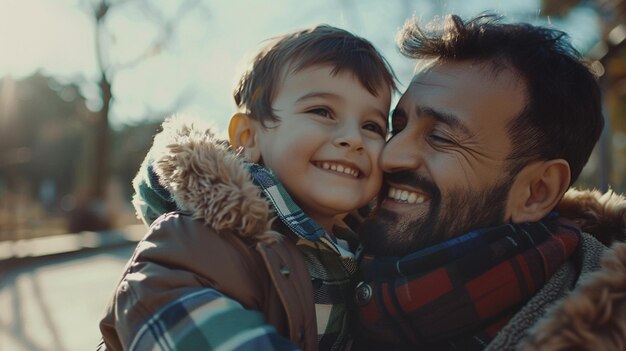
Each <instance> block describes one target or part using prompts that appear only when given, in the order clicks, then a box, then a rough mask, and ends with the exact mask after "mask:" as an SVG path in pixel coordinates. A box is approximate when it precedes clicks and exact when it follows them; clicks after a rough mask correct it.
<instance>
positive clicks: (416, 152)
mask: <svg viewBox="0 0 626 351" xmlns="http://www.w3.org/2000/svg"><path fill="white" fill-rule="evenodd" d="M420 145H421V143H420V141H419V138H417V137H411V136H410V135H404V134H402V132H400V133H398V134H396V135H395V136H394V137H393V138H391V139H390V140H389V141H388V142H387V144H386V145H385V147H384V148H383V152H382V154H381V155H380V167H381V168H382V170H383V171H384V172H387V173H392V172H398V171H406V170H416V169H418V168H419V167H420V166H421V165H422V163H423V159H422V152H421V151H420Z"/></svg>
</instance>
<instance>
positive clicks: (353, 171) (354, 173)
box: [318, 162, 359, 177]
mask: <svg viewBox="0 0 626 351" xmlns="http://www.w3.org/2000/svg"><path fill="white" fill-rule="evenodd" d="M318 165H319V167H321V168H323V169H329V170H331V171H335V172H339V173H344V174H348V175H351V176H353V177H358V176H359V171H358V170H356V169H352V168H350V167H347V166H344V165H340V164H336V163H330V162H321V163H319V164H318Z"/></svg>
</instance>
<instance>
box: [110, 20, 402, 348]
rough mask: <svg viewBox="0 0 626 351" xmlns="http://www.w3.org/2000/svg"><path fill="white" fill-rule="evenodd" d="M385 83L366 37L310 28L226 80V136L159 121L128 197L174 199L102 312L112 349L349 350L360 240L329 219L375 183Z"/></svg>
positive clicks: (389, 84) (149, 208) (145, 207)
mask: <svg viewBox="0 0 626 351" xmlns="http://www.w3.org/2000/svg"><path fill="white" fill-rule="evenodd" d="M394 89H395V84H394V79H393V74H392V73H391V70H390V68H389V67H388V64H387V63H386V61H385V60H384V59H383V57H382V56H381V55H380V54H379V53H378V52H377V51H376V50H375V48H374V47H373V46H372V45H371V44H370V43H369V42H367V41H366V40H364V39H362V38H359V37H356V36H354V35H352V34H351V33H348V32H346V31H344V30H341V29H337V28H333V27H330V26H318V27H315V28H312V29H309V30H303V31H299V32H295V33H290V34H287V35H284V36H282V37H280V38H277V39H276V40H274V41H273V42H271V43H270V44H269V45H268V46H267V47H266V48H264V49H263V50H262V51H261V52H260V53H259V54H258V55H257V56H256V57H255V58H254V60H253V62H252V65H251V68H250V69H249V70H248V71H247V72H246V73H245V74H244V75H243V76H242V78H241V80H240V82H239V84H238V86H237V88H236V90H235V94H234V98H235V102H236V104H237V106H238V108H239V112H238V113H237V114H235V115H234V116H233V118H232V119H231V122H230V126H229V137H230V144H231V145H230V149H228V148H227V147H226V146H224V143H220V142H218V141H216V140H215V139H214V138H213V136H212V134H211V133H210V132H209V131H208V130H207V129H206V128H203V127H199V126H198V125H196V124H185V123H184V122H181V121H178V120H175V119H174V120H170V121H167V122H166V123H165V124H164V127H163V132H162V133H160V134H159V135H158V136H157V137H156V138H155V142H154V146H153V148H152V150H151V151H150V153H149V154H148V156H147V158H146V161H145V162H144V165H143V166H142V170H140V174H139V175H138V178H137V179H136V190H137V196H136V198H135V205H136V207H137V208H138V212H140V213H141V215H142V217H143V218H144V220H145V221H146V223H151V222H152V221H153V220H154V219H155V218H156V217H157V216H159V215H161V214H163V213H165V212H169V211H173V210H176V211H175V212H171V213H168V214H166V215H163V216H161V217H159V218H158V219H157V220H156V221H154V223H152V225H151V227H150V231H149V233H148V235H147V236H146V237H145V238H144V239H143V240H142V242H140V243H139V244H138V246H137V249H136V250H135V253H134V255H133V257H132V259H131V260H130V262H129V263H128V266H127V269H126V271H125V274H124V276H123V277H122V280H121V282H120V283H119V285H118V287H117V289H116V293H115V296H114V298H113V301H112V302H111V304H110V305H109V307H108V309H107V314H106V316H105V317H104V319H103V320H102V322H101V323H100V329H101V331H102V334H103V339H104V345H106V347H107V349H109V350H121V349H129V348H130V349H136V350H143V349H153V348H159V349H167V350H169V349H193V350H196V349H198V350H199V349H215V348H219V349H224V350H232V349H242V350H243V349H246V350H248V349H255V350H274V349H277V350H282V349H289V350H292V349H294V348H302V349H305V350H317V349H322V350H338V349H345V348H347V347H349V345H350V342H351V337H350V335H349V333H348V329H349V320H348V314H347V306H346V304H347V302H348V300H349V299H350V297H351V293H350V291H349V278H350V276H351V275H352V274H353V273H354V271H355V270H356V262H355V256H354V252H353V250H354V249H355V246H356V245H348V244H347V242H349V241H350V239H351V238H352V239H353V236H351V234H352V233H351V232H350V231H349V230H348V229H347V227H346V226H345V225H342V223H341V221H340V220H339V218H341V216H343V215H345V214H346V213H348V212H350V211H353V210H355V209H358V208H361V207H363V206H364V205H366V204H368V202H369V201H370V200H371V199H372V198H373V197H374V196H375V195H376V193H377V192H378V190H379V188H380V185H381V181H382V173H381V171H380V169H379V168H378V165H377V161H378V156H379V154H380V152H381V150H382V147H383V146H384V143H385V136H386V133H387V114H388V110H389V104H390V99H391V92H392V91H393V90H394ZM231 150H236V153H237V155H236V154H235V152H233V151H231ZM242 156H243V157H242ZM242 158H243V159H245V160H246V161H248V162H249V163H244V162H243V161H242ZM273 215H275V216H276V217H278V219H277V220H273V221H272V220H271V217H272V216H273ZM352 242H354V241H353V240H352Z"/></svg>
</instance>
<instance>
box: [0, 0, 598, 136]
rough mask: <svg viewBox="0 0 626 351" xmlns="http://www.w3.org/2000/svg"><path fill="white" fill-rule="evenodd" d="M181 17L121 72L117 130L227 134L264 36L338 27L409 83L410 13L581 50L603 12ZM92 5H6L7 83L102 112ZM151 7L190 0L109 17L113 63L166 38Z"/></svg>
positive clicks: (396, 6)
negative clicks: (61, 92) (184, 122)
mask: <svg viewBox="0 0 626 351" xmlns="http://www.w3.org/2000/svg"><path fill="white" fill-rule="evenodd" d="M198 1H200V2H201V5H199V6H196V7H194V8H193V10H191V11H188V12H186V13H184V14H183V15H180V16H178V17H177V18H179V20H178V21H177V22H176V23H177V24H178V25H177V26H175V30H174V31H173V33H174V35H173V36H172V37H171V39H170V40H169V41H168V42H167V45H166V46H165V47H164V48H163V49H162V50H161V51H160V52H159V53H158V54H156V55H153V56H150V57H149V58H147V59H145V60H142V61H140V63H139V64H136V65H131V66H128V67H125V68H121V69H118V70H116V71H115V72H116V73H115V74H114V75H113V80H112V81H113V93H114V96H115V100H114V102H113V105H112V116H111V124H112V126H113V127H114V128H117V127H120V126H122V125H124V124H132V123H135V122H137V121H138V120H141V119H143V118H150V117H154V116H159V115H160V114H162V113H163V112H165V111H176V112H180V113H190V114H194V115H197V116H199V117H201V118H207V119H209V120H211V121H214V123H215V126H216V128H217V129H218V130H220V129H221V130H223V128H225V126H226V124H227V122H228V120H229V118H230V116H231V115H232V113H233V112H234V108H235V106H234V103H233V102H232V96H231V91H232V88H233V86H234V83H235V82H236V80H237V75H238V74H239V73H240V72H241V71H242V69H243V67H244V66H245V64H246V63H247V60H248V59H249V58H250V57H251V55H252V54H253V53H254V50H255V49H257V48H259V45H261V44H262V43H263V41H264V40H265V39H268V38H271V37H274V36H277V35H280V34H282V33H285V32H288V31H292V30H296V29H302V28H305V27H309V26H313V25H316V24H321V23H325V24H330V25H334V26H338V27H342V28H345V29H347V30H350V31H352V32H354V33H355V34H358V35H360V36H363V37H365V38H367V39H369V40H370V41H372V42H373V44H374V45H375V46H376V47H377V48H378V49H379V50H381V52H382V53H383V55H385V56H386V57H387V59H388V60H389V62H390V63H391V65H392V66H393V67H394V69H395V70H396V73H397V75H398V77H399V79H400V82H401V83H406V82H407V81H408V80H409V79H410V75H411V70H412V66H413V64H412V62H411V61H410V60H408V59H406V58H403V57H402V56H401V55H400V54H399V53H398V52H397V49H396V48H395V46H394V38H395V35H396V32H397V31H398V29H399V28H400V27H401V25H402V23H404V21H405V20H407V19H408V18H410V17H411V16H415V17H417V18H418V19H419V20H421V21H422V22H427V21H428V20H429V19H432V17H433V16H435V15H440V14H445V13H450V12H452V13H458V14H460V15H462V16H473V15H476V14H479V13H481V12H484V11H495V12H497V13H500V14H502V15H504V16H505V17H506V18H507V20H509V21H526V22H532V23H536V24H542V25H548V26H555V27H557V28H559V29H562V30H564V31H566V32H568V33H569V34H570V36H571V37H572V40H573V42H574V44H575V46H577V47H578V48H579V50H582V51H584V50H586V49H588V48H589V47H591V46H592V45H593V44H594V43H595V41H597V40H598V29H597V23H596V19H595V15H594V14H593V12H592V11H591V10H588V9H584V8H583V9H579V10H576V11H574V12H573V13H572V14H570V16H569V17H568V18H567V19H565V20H563V21H561V20H555V19H547V18H545V17H541V16H539V15H538V12H539V3H538V0H492V1H484V0H448V1H432V0H413V1H411V0H388V1H376V0H316V1H295V0H269V1H252V0H246V1H244V0H230V1H221V0H220V1H210V0H204V1H202V0H198ZM93 2H94V0H0V52H1V53H2V54H1V55H0V78H1V77H4V76H11V77H12V78H14V79H21V78H23V77H26V76H28V75H30V74H33V73H34V72H36V71H41V72H42V73H44V74H46V75H50V76H53V77H55V78H56V79H57V80H59V81H60V82H63V83H70V82H72V83H76V84H78V85H79V86H80V89H81V93H82V94H83V96H85V98H86V99H87V102H88V107H90V108H92V109H97V108H98V107H99V105H100V99H99V96H98V90H97V85H96V82H97V79H98V75H97V61H96V54H95V44H94V37H95V35H94V33H95V31H94V28H95V26H94V23H93V20H92V19H91V17H90V16H89V14H88V9H89V4H90V3H93ZM145 3H150V4H152V5H153V6H152V7H154V8H156V9H157V10H158V11H157V13H160V14H161V17H163V18H174V17H176V16H175V14H176V13H177V11H178V10H179V7H180V4H181V3H183V0H130V1H127V3H124V4H122V5H119V6H116V7H114V8H113V9H112V10H111V12H110V13H109V15H108V16H107V22H106V27H107V30H108V33H109V34H111V35H110V36H107V37H105V38H106V40H107V43H108V46H107V47H108V50H106V52H107V60H108V62H110V63H112V65H113V66H114V67H119V66H125V65H127V64H128V63H129V62H132V61H133V60H134V59H136V58H137V57H139V56H140V55H141V54H142V53H143V52H145V51H146V49H147V48H148V47H150V43H152V42H153V41H155V39H156V38H159V33H160V28H163V27H162V26H159V25H156V24H155V23H156V22H155V21H154V17H153V16H152V17H151V16H148V15H146V12H145V11H142V9H145V6H144V5H145Z"/></svg>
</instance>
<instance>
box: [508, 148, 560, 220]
mask: <svg viewBox="0 0 626 351" xmlns="http://www.w3.org/2000/svg"><path fill="white" fill-rule="evenodd" d="M570 177H571V175H570V168H569V163H567V161H565V160H563V159H554V160H548V161H537V162H533V163H530V164H529V165H527V166H526V167H524V168H523V169H522V170H521V171H520V172H519V173H518V174H517V176H516V177H515V180H514V181H513V185H512V186H511V189H510V191H509V198H508V200H507V209H506V219H507V220H508V221H510V222H513V223H524V222H537V221H539V220H541V219H542V218H543V217H545V216H546V215H548V213H550V211H552V210H553V209H554V207H556V205H557V204H558V202H559V201H560V200H561V198H562V197H563V194H565V191H567V189H568V188H569V183H570Z"/></svg>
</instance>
